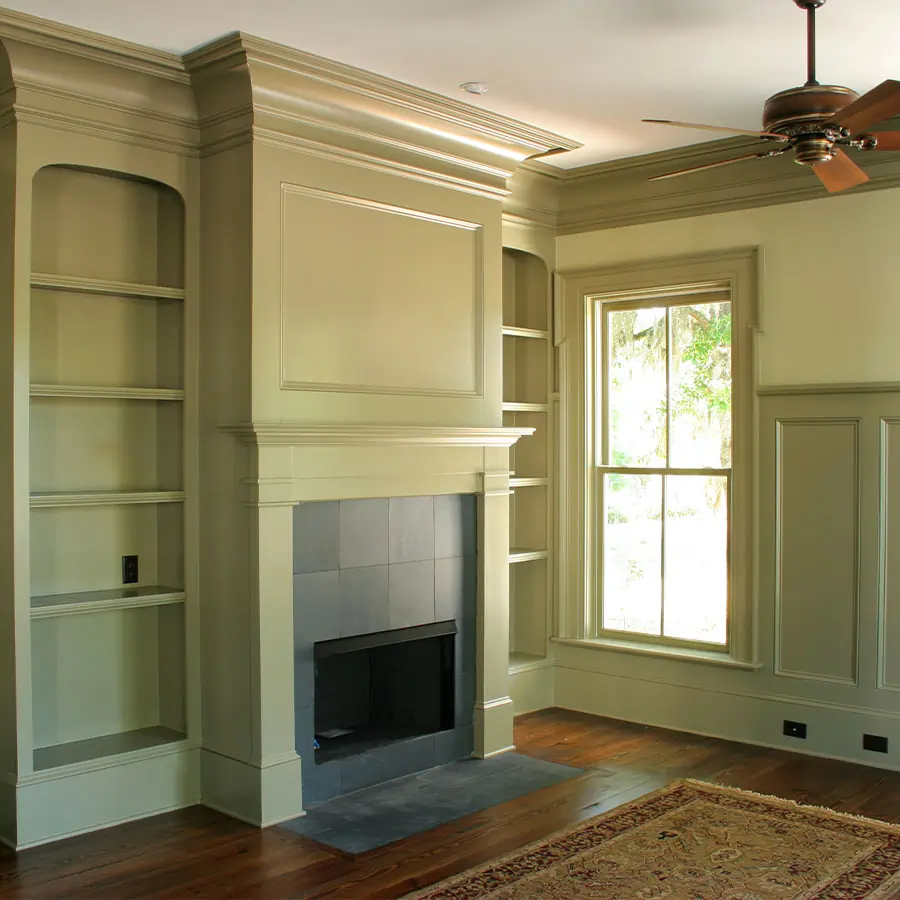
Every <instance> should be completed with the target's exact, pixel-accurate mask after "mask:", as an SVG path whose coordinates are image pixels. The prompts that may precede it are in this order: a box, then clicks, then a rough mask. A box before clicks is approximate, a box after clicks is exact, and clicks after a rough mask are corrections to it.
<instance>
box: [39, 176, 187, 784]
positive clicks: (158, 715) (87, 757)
mask: <svg viewBox="0 0 900 900" xmlns="http://www.w3.org/2000/svg"><path fill="white" fill-rule="evenodd" d="M32 202H33V212H32V216H33V218H32V261H31V271H32V274H31V284H30V287H31V299H30V357H29V358H30V364H29V375H30V379H29V380H30V387H29V398H30V404H29V405H30V410H29V446H30V453H29V483H30V554H31V555H30V594H31V604H30V605H31V617H30V618H31V627H30V650H31V706H32V709H31V721H32V755H33V770H34V772H35V773H39V772H49V771H50V770H65V769H66V767H71V766H76V767H77V766H82V767H83V766H84V765H91V764H94V763H97V762H98V761H103V760H111V759H114V758H118V757H127V758H128V759H131V758H133V757H134V754H140V753H142V752H146V751H152V750H154V749H155V748H159V747H165V746H169V745H173V746H175V745H180V744H181V743H182V742H186V741H187V732H188V723H187V712H186V710H187V702H186V677H185V665H186V644H185V640H186V639H185V602H186V593H185V582H184V540H185V539H184V530H185V528H184V514H183V507H184V502H185V497H186V495H185V489H184V488H185V485H184V436H183V428H184V402H185V388H184V369H183V365H184V364H183V359H184V299H185V291H184V242H185V232H184V213H183V207H182V203H181V200H180V198H179V196H178V195H177V194H176V193H175V191H173V190H171V189H170V188H168V187H165V186H163V185H162V184H159V183H155V182H151V181H148V180H146V179H136V178H129V177H126V176H125V175H122V174H119V173H115V172H109V171H98V170H84V169H78V168H72V167H67V166H48V167H46V168H43V169H41V170H39V171H38V173H37V174H36V176H35V178H34V182H33V195H32ZM132 555H135V556H137V557H138V581H137V582H136V583H129V584H123V562H122V558H123V557H124V556H132ZM60 774H64V773H63V772H62V771H61V772H60Z"/></svg>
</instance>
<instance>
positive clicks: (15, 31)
mask: <svg viewBox="0 0 900 900" xmlns="http://www.w3.org/2000/svg"><path fill="white" fill-rule="evenodd" d="M0 39H12V40H16V41H21V42H22V43H26V44H33V45H35V46H37V47H43V48H45V49H47V50H53V51H55V52H57V53H66V54H71V55H74V56H79V57H81V58H82V59H88V60H91V61H92V62H99V63H105V64H106V65H114V66H119V67H120V68H123V69H128V70H130V71H132V72H140V73H141V74H143V75H152V76H153V77H155V78H165V79H167V80H169V81H175V82H177V83H179V84H188V83H189V82H190V79H189V77H188V74H187V72H185V70H184V64H183V62H182V58H181V57H180V56H179V55H178V54H177V53H167V52H166V51H164V50H155V49H153V48H152V47H145V46H143V45H142V44H133V43H131V42H130V41H123V40H120V39H119V38H114V37H109V36H108V35H104V34H99V33H98V32H95V31H87V30H86V29H84V28H76V27H75V26H74V25H64V24H63V23H62V22H55V21H52V20H51V19H42V18H40V17H38V16H32V15H29V14H28V13H23V12H18V11H16V10H12V9H0Z"/></svg>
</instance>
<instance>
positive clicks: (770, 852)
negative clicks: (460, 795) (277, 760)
mask: <svg viewBox="0 0 900 900" xmlns="http://www.w3.org/2000/svg"><path fill="white" fill-rule="evenodd" d="M890 897H900V826H897V825H886V824H884V823H883V822H876V821H874V820H872V819H861V818H857V817H855V816H848V815H845V814H842V813H837V812H833V811H832V810H827V809H817V808H814V807H809V806H799V805H797V804H796V803H793V802H792V801H790V800H781V799H778V798H777V797H762V796H759V795H757V794H750V793H747V792H745V791H739V790H734V789H732V788H723V787H716V786H715V785H711V784H704V783H703V782H699V781H688V780H685V781H676V782H675V783H674V784H671V785H669V786H668V787H666V788H663V789H662V790H659V791H655V792H653V793H652V794H647V795H646V796H644V797H641V798H639V799H638V800H635V801H634V802H633V803H628V804H626V805H625V806H620V807H617V808H616V809H614V810H612V811H611V812H608V813H605V814H604V815H602V816H597V817H596V818H593V819H588V820H587V821H586V822H582V823H581V824H580V825H577V826H575V827H574V828H570V829H568V830H567V831H564V832H560V833H559V834H556V835H554V836H552V837H550V838H547V839H545V840H543V841H539V842H538V843H536V844H532V845H531V846H530V847H526V848H525V849H523V850H517V851H516V852H515V853H511V854H509V855H508V856H505V857H502V858H501V859H498V860H494V861H492V862H490V863H488V864H487V865H484V866H481V867H480V868H478V869H473V870H471V871H469V872H466V873H464V874H463V875H459V876H456V877H454V878H450V879H448V880H446V881H443V882H440V883H439V884H436V885H432V886H431V887H430V888H426V889H425V890H422V891H419V892H417V893H415V894H411V895H409V900H412V898H415V900H476V898H477V900H482V898H484V900H487V898H490V900H588V898H590V900H813V898H815V900H887V898H890Z"/></svg>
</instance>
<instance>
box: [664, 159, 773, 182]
mask: <svg viewBox="0 0 900 900" xmlns="http://www.w3.org/2000/svg"><path fill="white" fill-rule="evenodd" d="M766 156H769V154H768V153H748V154H746V155H745V156H735V157H734V158H733V159H723V160H720V161H719V162H714V163H706V165H703V166H691V168H690V169H679V170H678V171H677V172H666V174H665V175H654V176H652V177H651V178H648V179H647V180H648V181H663V180H664V179H666V178H677V177H678V176H679V175H688V174H690V173H691V172H702V171H703V170H704V169H718V168H719V166H730V165H731V163H736V162H743V161H744V160H745V159H761V158H763V157H766Z"/></svg>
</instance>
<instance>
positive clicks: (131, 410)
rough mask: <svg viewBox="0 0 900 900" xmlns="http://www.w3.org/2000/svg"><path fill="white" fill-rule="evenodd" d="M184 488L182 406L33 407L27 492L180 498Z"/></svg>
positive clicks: (66, 402) (39, 402) (69, 403)
mask: <svg viewBox="0 0 900 900" xmlns="http://www.w3.org/2000/svg"><path fill="white" fill-rule="evenodd" d="M182 483H183V482H182V435H181V404H180V403H170V402H156V401H146V400H95V399H91V400H84V399H76V398H65V399H57V398H40V399H38V398H36V399H34V400H32V403H31V490H32V491H36V492H40V491H66V492H67V491H153V490H173V491H177V490H180V489H181V487H182Z"/></svg>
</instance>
